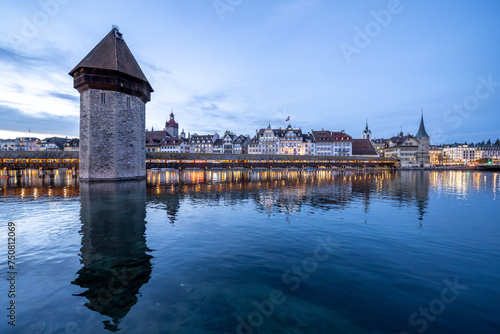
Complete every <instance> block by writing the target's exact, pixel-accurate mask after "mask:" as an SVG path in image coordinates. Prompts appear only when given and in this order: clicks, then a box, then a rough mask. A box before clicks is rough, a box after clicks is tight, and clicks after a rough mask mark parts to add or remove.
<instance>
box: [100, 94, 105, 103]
mask: <svg viewBox="0 0 500 334" xmlns="http://www.w3.org/2000/svg"><path fill="white" fill-rule="evenodd" d="M101 104H106V94H105V93H101Z"/></svg>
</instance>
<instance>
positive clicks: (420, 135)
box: [415, 111, 429, 138]
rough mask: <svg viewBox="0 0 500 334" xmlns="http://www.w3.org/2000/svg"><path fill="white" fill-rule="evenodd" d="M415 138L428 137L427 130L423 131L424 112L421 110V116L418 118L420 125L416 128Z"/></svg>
mask: <svg viewBox="0 0 500 334" xmlns="http://www.w3.org/2000/svg"><path fill="white" fill-rule="evenodd" d="M415 137H416V138H419V137H429V135H428V134H427V132H426V131H425V126H424V112H423V111H422V118H421V119H420V127H419V128H418V132H417V134H416V135H415Z"/></svg>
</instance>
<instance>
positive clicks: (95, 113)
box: [69, 26, 153, 181]
mask: <svg viewBox="0 0 500 334" xmlns="http://www.w3.org/2000/svg"><path fill="white" fill-rule="evenodd" d="M69 75H71V76H72V77H73V79H74V88H76V89H77V90H78V92H79V93H80V180H82V181H114V180H127V179H143V178H145V177H146V134H145V127H146V121H145V118H146V103H147V102H149V101H150V99H151V92H153V88H152V87H151V85H150V84H149V82H148V79H146V76H145V75H144V73H143V72H142V70H141V68H140V67H139V64H138V63H137V61H136V60H135V58H134V56H133V55H132V52H130V49H129V48H128V46H127V44H126V43H125V41H124V40H123V35H122V34H121V33H120V32H119V30H118V27H116V26H113V29H112V30H111V31H110V32H109V34H107V35H106V37H104V38H103V39H102V41H100V42H99V44H97V45H96V46H95V47H94V49H92V51H90V53H89V54H88V55H87V56H85V58H83V60H82V61H81V62H80V63H78V65H76V66H75V68H74V69H73V70H71V72H69Z"/></svg>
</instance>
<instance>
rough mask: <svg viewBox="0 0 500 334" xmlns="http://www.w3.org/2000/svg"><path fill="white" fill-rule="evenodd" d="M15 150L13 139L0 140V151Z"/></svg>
mask: <svg viewBox="0 0 500 334" xmlns="http://www.w3.org/2000/svg"><path fill="white" fill-rule="evenodd" d="M15 150H16V140H15V139H0V151H15Z"/></svg>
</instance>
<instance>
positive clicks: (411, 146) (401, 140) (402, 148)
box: [384, 131, 419, 167]
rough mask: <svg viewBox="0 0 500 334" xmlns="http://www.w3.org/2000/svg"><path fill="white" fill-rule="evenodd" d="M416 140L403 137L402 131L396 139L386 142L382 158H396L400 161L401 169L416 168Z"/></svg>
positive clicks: (410, 136)
mask: <svg viewBox="0 0 500 334" xmlns="http://www.w3.org/2000/svg"><path fill="white" fill-rule="evenodd" d="M418 145H419V142H418V140H417V139H416V138H415V137H413V136H412V135H410V134H408V135H406V136H405V135H404V134H403V131H401V132H400V133H399V135H398V136H397V137H392V138H390V139H389V140H388V141H387V144H386V148H385V149H384V157H386V158H390V157H394V158H398V159H400V161H401V167H416V166H417V157H416V154H417V151H418Z"/></svg>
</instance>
